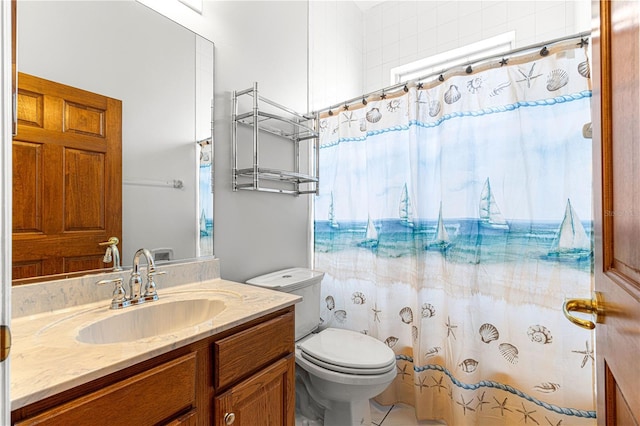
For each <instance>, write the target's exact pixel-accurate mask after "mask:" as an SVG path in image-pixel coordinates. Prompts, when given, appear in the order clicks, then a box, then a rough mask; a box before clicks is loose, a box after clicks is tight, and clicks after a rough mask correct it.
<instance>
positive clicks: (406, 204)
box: [398, 183, 413, 227]
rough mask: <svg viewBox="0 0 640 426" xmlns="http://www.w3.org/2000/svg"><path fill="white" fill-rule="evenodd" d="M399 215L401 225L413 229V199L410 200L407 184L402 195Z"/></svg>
mask: <svg viewBox="0 0 640 426" xmlns="http://www.w3.org/2000/svg"><path fill="white" fill-rule="evenodd" d="M398 214H399V216H400V223H402V224H403V225H404V226H410V227H413V207H411V199H410V198H409V191H408V190H407V184H406V183H405V184H404V186H403V187H402V193H401V194H400V205H399V206H398Z"/></svg>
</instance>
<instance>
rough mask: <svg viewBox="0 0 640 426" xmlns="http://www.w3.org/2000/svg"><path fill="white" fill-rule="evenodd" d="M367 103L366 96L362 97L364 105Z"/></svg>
mask: <svg viewBox="0 0 640 426" xmlns="http://www.w3.org/2000/svg"><path fill="white" fill-rule="evenodd" d="M366 104H367V100H366V99H365V98H364V96H363V97H362V105H366Z"/></svg>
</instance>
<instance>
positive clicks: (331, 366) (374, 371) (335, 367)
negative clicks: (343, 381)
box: [300, 351, 395, 375]
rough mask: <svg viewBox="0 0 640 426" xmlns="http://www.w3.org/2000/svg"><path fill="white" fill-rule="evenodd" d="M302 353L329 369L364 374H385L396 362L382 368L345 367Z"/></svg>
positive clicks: (308, 359) (318, 364)
mask: <svg viewBox="0 0 640 426" xmlns="http://www.w3.org/2000/svg"><path fill="white" fill-rule="evenodd" d="M300 353H301V355H302V357H303V358H304V359H306V360H307V361H309V362H312V363H313V364H315V365H317V366H319V367H322V368H326V369H327V370H331V371H337V372H339V373H345V374H362V375H373V374H384V373H386V372H387V371H389V370H392V369H393V368H394V367H395V362H392V363H391V364H389V365H388V366H386V367H380V368H351V367H344V366H342V365H336V364H331V363H329V362H324V361H322V360H320V359H318V358H315V357H313V356H312V355H309V354H307V353H305V352H302V351H301V352H300Z"/></svg>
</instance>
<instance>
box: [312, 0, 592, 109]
mask: <svg viewBox="0 0 640 426" xmlns="http://www.w3.org/2000/svg"><path fill="white" fill-rule="evenodd" d="M347 17H348V18H349V19H346V18H347ZM310 22H311V33H310V35H311V36H310V39H311V40H310V42H311V51H310V58H311V70H310V77H311V93H312V100H311V106H312V109H317V108H322V107H326V106H328V105H330V104H337V103H340V102H341V101H344V100H346V99H348V98H352V97H355V96H358V95H359V94H361V93H366V92H370V91H374V90H378V89H381V88H383V87H386V86H388V85H390V84H391V80H390V79H391V76H390V70H391V69H392V68H394V67H397V66H399V65H404V64H406V63H409V62H413V61H416V60H419V59H422V58H425V57H428V56H431V55H434V54H437V53H442V52H445V51H448V50H451V49H455V48H458V47H461V46H465V45H467V44H471V43H474V42H476V41H479V40H482V39H485V38H489V37H492V36H495V35H498V34H501V33H504V32H507V31H511V30H514V31H515V34H516V46H515V47H522V46H527V45H530V44H534V43H537V42H543V41H545V40H551V39H554V38H558V37H562V36H564V35H570V34H576V33H579V32H582V31H587V30H589V29H590V26H591V3H590V0H506V1H504V0H503V1H488V0H475V1H474V0H461V1H451V0H449V1H434V0H417V1H397V0H387V1H385V2H382V3H380V4H378V5H376V6H374V7H372V8H370V9H368V10H365V11H364V12H363V11H361V10H360V9H358V8H357V7H356V6H355V4H354V3H352V2H351V1H340V0H325V1H316V0H313V1H311V7H310ZM329 43H332V44H329ZM359 51H360V52H362V53H361V64H360V65H358V63H357V60H356V61H351V62H347V60H346V59H345V58H346V57H347V56H348V55H357V54H358V52H359ZM347 65H349V66H354V67H355V68H356V69H355V70H347ZM351 79H354V80H351Z"/></svg>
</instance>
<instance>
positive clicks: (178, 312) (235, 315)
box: [11, 279, 300, 426]
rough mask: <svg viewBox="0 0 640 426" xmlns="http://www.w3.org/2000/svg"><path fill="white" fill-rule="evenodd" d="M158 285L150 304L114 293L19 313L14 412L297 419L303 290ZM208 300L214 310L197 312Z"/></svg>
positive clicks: (192, 420)
mask: <svg viewBox="0 0 640 426" xmlns="http://www.w3.org/2000/svg"><path fill="white" fill-rule="evenodd" d="M158 294H159V295H160V300H158V301H156V302H152V303H149V304H148V305H147V304H145V305H147V306H145V305H141V306H134V307H130V308H125V309H122V310H117V311H114V310H109V309H108V300H107V301H106V303H105V301H100V302H95V303H90V304H84V305H80V306H76V307H73V308H68V309H59V310H54V311H51V312H43V313H38V314H36V315H29V316H25V317H20V318H17V319H16V320H14V322H13V325H12V328H13V329H14V345H13V348H12V354H11V355H12V356H11V358H12V366H11V372H12V380H11V382H12V383H11V398H12V423H13V424H15V425H33V424H65V425H71V424H74V425H81V424H90V425H92V426H93V425H116V424H123V425H124V424H137V425H156V424H170V425H231V424H235V425H274V426H275V425H277V426H280V425H293V424H294V409H295V407H294V405H295V404H294V397H295V390H294V385H295V374H294V371H295V359H294V304H295V303H296V302H298V301H299V300H300V298H299V297H297V296H293V295H289V294H286V293H279V292H273V291H269V290H263V289H260V288H255V287H252V286H248V285H244V284H239V283H234V282H230V281H225V280H221V279H214V280H208V281H202V282H196V283H191V284H186V285H180V286H175V287H171V288H169V289H166V290H165V291H163V290H162V287H160V289H159V291H158ZM194 301H198V303H196V304H194V303H195V302H194ZM154 304H157V305H154ZM197 306H199V307H200V308H199V309H196V308H195V307H197ZM205 307H206V309H210V310H209V311H207V312H208V313H207V314H205V315H207V316H208V315H212V317H211V318H205V319H204V320H203V318H198V317H197V315H196V316H195V317H194V316H193V311H196V310H202V309H204V308H205ZM136 309H139V310H140V311H139V312H138V313H136V314H135V315H133V314H129V312H134V310H136ZM127 310H129V311H128V312H125V311H127ZM142 310H147V311H146V312H143V311H142ZM173 311H175V312H173ZM147 313H150V314H149V315H147ZM114 316H115V317H120V318H122V319H123V322H121V323H117V322H114V320H113V318H114ZM133 318H138V319H142V321H138V320H134V319H133ZM146 323H151V324H155V323H164V324H167V327H168V328H167V329H164V328H163V326H161V328H160V329H157V328H156V327H155V326H152V327H151V328H149V327H148V326H145V325H144V324H146ZM194 323H195V324H194ZM122 324H129V325H130V326H131V327H134V328H138V329H141V330H142V333H143V335H142V337H140V335H136V334H135V333H133V334H131V333H130V332H128V331H127V330H126V329H124V328H125V327H122ZM172 324H173V325H172ZM103 325H104V326H105V327H102V326H103ZM101 327H102V328H101ZM114 328H115V329H117V330H121V331H117V332H112V331H113V329H114ZM158 330H161V331H158ZM167 330H169V331H168V332H166V331H167ZM144 333H146V334H144Z"/></svg>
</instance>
